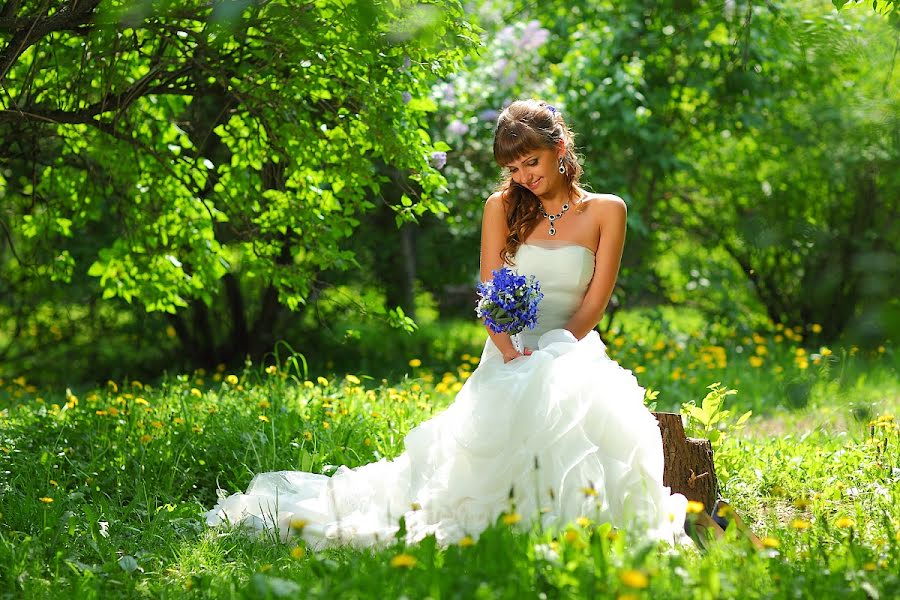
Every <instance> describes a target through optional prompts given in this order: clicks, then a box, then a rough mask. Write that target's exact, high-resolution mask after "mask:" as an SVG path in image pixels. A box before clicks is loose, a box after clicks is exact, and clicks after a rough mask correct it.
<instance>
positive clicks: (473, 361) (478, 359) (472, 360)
mask: <svg viewBox="0 0 900 600" xmlns="http://www.w3.org/2000/svg"><path fill="white" fill-rule="evenodd" d="M479 362H481V357H480V356H473V357H472V358H470V359H469V363H470V364H473V365H477V364H478V363H479Z"/></svg>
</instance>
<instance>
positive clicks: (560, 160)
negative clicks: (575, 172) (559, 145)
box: [559, 156, 566, 175]
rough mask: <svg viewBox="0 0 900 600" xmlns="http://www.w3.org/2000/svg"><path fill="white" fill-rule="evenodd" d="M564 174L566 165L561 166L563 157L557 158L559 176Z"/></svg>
mask: <svg viewBox="0 0 900 600" xmlns="http://www.w3.org/2000/svg"><path fill="white" fill-rule="evenodd" d="M565 173H566V165H564V164H563V157H562V156H560V157H559V174H560V175H564V174H565Z"/></svg>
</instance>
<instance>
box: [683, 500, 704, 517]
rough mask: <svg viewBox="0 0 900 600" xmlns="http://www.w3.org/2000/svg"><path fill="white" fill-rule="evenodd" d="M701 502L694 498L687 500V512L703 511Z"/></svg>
mask: <svg viewBox="0 0 900 600" xmlns="http://www.w3.org/2000/svg"><path fill="white" fill-rule="evenodd" d="M703 509H704V507H703V503H702V502H697V501H696V500H688V503H687V513H688V514H689V515H697V514H700V513H702V512H703Z"/></svg>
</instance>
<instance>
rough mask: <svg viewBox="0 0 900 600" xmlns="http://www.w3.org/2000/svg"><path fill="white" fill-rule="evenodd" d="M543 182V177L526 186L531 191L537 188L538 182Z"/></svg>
mask: <svg viewBox="0 0 900 600" xmlns="http://www.w3.org/2000/svg"><path fill="white" fill-rule="evenodd" d="M543 180H544V178H543V177H538V178H537V179H536V180H535V181H533V182H532V183H529V184H528V188H529V189H532V190H533V189H534V188H536V187H537V186H538V184H539V183H540V182H542V181H543Z"/></svg>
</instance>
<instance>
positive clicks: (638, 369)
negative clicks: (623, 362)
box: [634, 366, 647, 373]
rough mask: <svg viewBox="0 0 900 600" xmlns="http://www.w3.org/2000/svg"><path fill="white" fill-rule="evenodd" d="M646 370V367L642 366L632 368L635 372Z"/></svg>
mask: <svg viewBox="0 0 900 600" xmlns="http://www.w3.org/2000/svg"><path fill="white" fill-rule="evenodd" d="M646 370H647V367H644V366H638V367H635V368H634V372H635V373H644V372H645V371H646Z"/></svg>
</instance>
